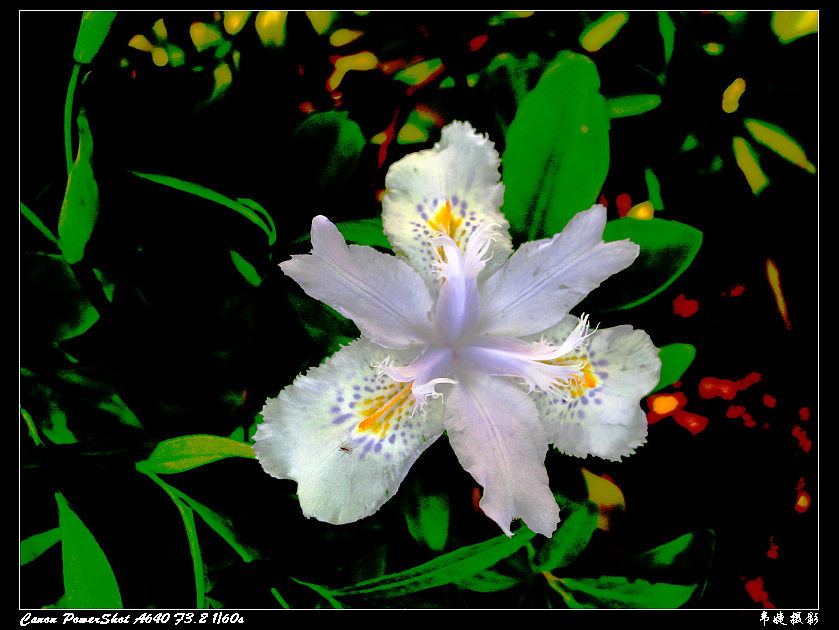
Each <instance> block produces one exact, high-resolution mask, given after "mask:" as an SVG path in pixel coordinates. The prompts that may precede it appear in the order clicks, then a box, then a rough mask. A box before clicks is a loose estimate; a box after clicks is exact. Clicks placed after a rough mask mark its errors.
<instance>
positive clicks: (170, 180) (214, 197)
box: [129, 171, 277, 245]
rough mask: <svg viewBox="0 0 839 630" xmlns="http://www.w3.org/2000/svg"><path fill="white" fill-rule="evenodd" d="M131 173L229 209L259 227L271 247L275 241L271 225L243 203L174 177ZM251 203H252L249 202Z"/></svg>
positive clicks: (275, 236) (274, 231)
mask: <svg viewBox="0 0 839 630" xmlns="http://www.w3.org/2000/svg"><path fill="white" fill-rule="evenodd" d="M129 172H130V173H133V174H134V175H136V176H137V177H142V178H143V179H147V180H149V181H152V182H155V183H157V184H161V185H163V186H169V187H170V188H174V189H176V190H180V191H183V192H186V193H190V194H192V195H195V196H197V197H201V198H203V199H207V200H209V201H214V202H215V203H218V204H220V205H222V206H225V207H226V208H230V209H231V210H234V211H236V212H238V213H239V214H241V215H242V216H243V217H246V218H247V219H248V220H249V221H251V222H252V223H254V224H255V225H257V226H259V227H260V228H261V229H262V231H264V232H265V234H266V235H267V236H268V244H269V245H273V244H274V242H275V241H276V240H277V234H276V230H275V229H273V223H271V224H269V223H268V222H266V221H265V220H263V218H262V217H260V216H259V214H258V213H257V212H255V211H254V210H253V209H252V208H250V207H248V206H246V205H245V204H244V203H239V202H237V201H233V200H232V199H230V198H229V197H226V196H224V195H222V194H221V193H219V192H216V191H215V190H210V189H209V188H206V187H204V186H201V185H200V184H194V183H192V182H186V181H184V180H182V179H177V178H175V177H170V176H169V175H157V174H153V173H140V172H138V171H129ZM251 203H252V202H251Z"/></svg>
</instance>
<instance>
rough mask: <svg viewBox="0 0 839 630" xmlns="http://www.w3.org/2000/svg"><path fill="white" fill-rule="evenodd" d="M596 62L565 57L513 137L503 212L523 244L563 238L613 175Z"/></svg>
mask: <svg viewBox="0 0 839 630" xmlns="http://www.w3.org/2000/svg"><path fill="white" fill-rule="evenodd" d="M599 89H600V77H599V75H598V73H597V68H596V67H595V65H594V62H592V60H591V59H589V58H588V57H586V56H584V55H580V54H577V53H573V52H567V51H566V52H563V53H560V55H559V56H558V57H557V58H556V60H555V61H554V62H553V63H552V64H551V65H550V66H548V68H547V69H546V70H545V72H544V73H543V74H542V77H541V78H540V79H539V83H538V84H537V85H536V87H535V88H534V89H533V90H532V91H531V92H530V93H529V94H528V95H527V97H525V99H524V100H523V101H522V103H521V105H520V106H519V108H518V111H517V112H516V116H515V118H514V119H513V122H512V123H511V124H510V128H509V129H508V131H507V137H506V143H507V147H506V149H505V151H504V156H503V159H502V165H503V181H504V186H505V190H504V206H503V212H504V215H505V216H506V217H507V219H508V220H509V221H510V228H511V233H512V236H513V238H514V239H518V240H519V241H525V240H533V239H536V238H543V237H548V236H552V235H554V234H556V233H557V232H560V231H562V229H563V228H564V227H565V225H566V224H567V223H568V221H569V220H570V219H571V217H573V216H574V215H575V214H577V213H578V212H580V211H581V210H586V209H588V208H590V207H591V206H592V205H593V204H594V203H595V201H596V200H597V196H598V195H599V194H600V189H601V188H602V186H603V182H604V181H605V180H606V173H607V171H608V170H609V115H608V112H607V108H606V99H604V98H603V96H602V95H601V94H600V92H599V91H598V90H599Z"/></svg>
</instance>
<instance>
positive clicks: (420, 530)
mask: <svg viewBox="0 0 839 630" xmlns="http://www.w3.org/2000/svg"><path fill="white" fill-rule="evenodd" d="M408 493H409V497H408V500H407V501H406V511H405V519H406V522H407V525H408V531H409V532H410V534H411V536H413V537H414V540H416V541H417V542H419V543H420V544H422V545H424V546H426V547H428V548H429V549H431V550H432V551H442V550H443V547H445V545H446V541H447V540H448V537H449V501H448V497H446V496H444V495H442V494H439V493H435V492H431V491H428V490H426V489H424V488H423V487H422V482H421V480H419V479H418V478H417V477H414V482H413V483H412V484H411V486H410V490H409V492H408Z"/></svg>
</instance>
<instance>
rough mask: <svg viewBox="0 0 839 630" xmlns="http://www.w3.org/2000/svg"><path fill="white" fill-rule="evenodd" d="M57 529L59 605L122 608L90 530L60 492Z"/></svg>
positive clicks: (102, 556) (106, 561)
mask: <svg viewBox="0 0 839 630" xmlns="http://www.w3.org/2000/svg"><path fill="white" fill-rule="evenodd" d="M55 500H56V502H57V503H58V528H59V530H60V532H61V558H62V562H63V567H64V597H63V598H62V600H63V603H64V604H65V605H66V606H67V607H68V608H122V598H121V597H120V593H119V586H118V585H117V581H116V577H115V576H114V572H113V570H111V565H110V564H109V563H108V559H107V558H106V557H105V554H104V553H103V552H102V548H101V547H100V546H99V543H97V542H96V539H95V538H94V537H93V534H91V533H90V530H89V529H88V528H87V527H85V524H84V523H83V522H82V521H81V519H80V518H79V517H78V516H77V515H76V513H75V512H74V511H73V510H72V509H71V508H70V506H69V504H68V503H67V500H66V499H65V498H64V496H63V495H62V494H61V493H60V492H56V493H55Z"/></svg>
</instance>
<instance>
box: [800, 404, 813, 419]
mask: <svg viewBox="0 0 839 630" xmlns="http://www.w3.org/2000/svg"><path fill="white" fill-rule="evenodd" d="M798 417H799V418H801V419H802V420H809V419H810V410H809V409H808V408H807V407H802V408H801V409H799V410H798Z"/></svg>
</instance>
